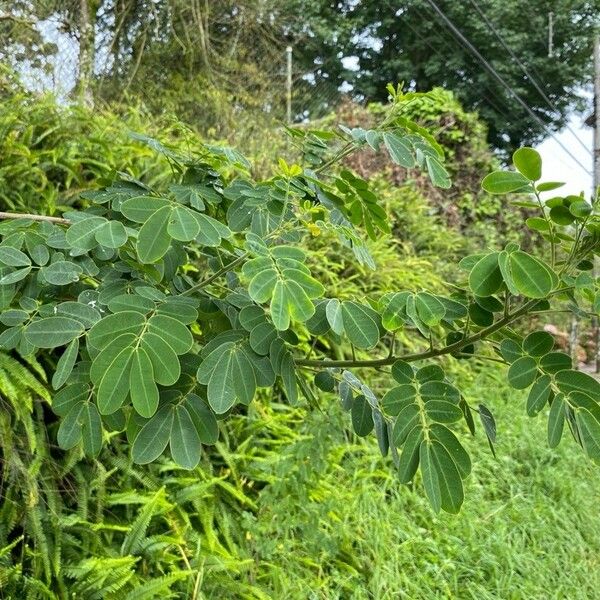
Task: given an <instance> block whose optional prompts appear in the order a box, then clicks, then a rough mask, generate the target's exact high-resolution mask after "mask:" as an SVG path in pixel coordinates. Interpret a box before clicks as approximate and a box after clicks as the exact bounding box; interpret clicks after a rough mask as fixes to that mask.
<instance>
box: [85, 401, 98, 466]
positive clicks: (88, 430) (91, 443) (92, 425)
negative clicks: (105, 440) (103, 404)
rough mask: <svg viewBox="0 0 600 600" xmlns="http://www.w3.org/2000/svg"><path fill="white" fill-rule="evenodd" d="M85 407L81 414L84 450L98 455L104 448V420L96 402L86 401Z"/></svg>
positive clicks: (92, 454) (88, 453) (89, 453)
mask: <svg viewBox="0 0 600 600" xmlns="http://www.w3.org/2000/svg"><path fill="white" fill-rule="evenodd" d="M83 407H84V408H83V412H82V414H81V425H82V426H81V437H82V440H83V451H84V452H85V453H86V454H87V455H88V456H97V455H98V454H100V450H102V421H101V419H100V415H99V414H98V409H97V408H96V406H95V405H94V404H92V403H91V402H85V403H84V405H83Z"/></svg>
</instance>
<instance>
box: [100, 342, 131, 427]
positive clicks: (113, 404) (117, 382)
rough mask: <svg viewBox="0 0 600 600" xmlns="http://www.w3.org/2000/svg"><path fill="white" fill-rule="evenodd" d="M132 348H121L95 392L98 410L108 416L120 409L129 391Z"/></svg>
mask: <svg viewBox="0 0 600 600" xmlns="http://www.w3.org/2000/svg"><path fill="white" fill-rule="evenodd" d="M133 352H134V347H133V346H127V347H126V348H123V350H121V351H120V352H119V353H118V354H117V355H116V356H115V357H114V359H113V360H112V362H111V363H110V365H109V366H108V368H107V369H106V370H105V372H104V375H103V376H102V380H101V381H100V385H99V386H98V389H97V391H96V401H97V403H98V410H99V411H100V414H102V415H110V414H112V413H114V412H115V411H117V410H118V409H119V408H121V405H122V404H123V402H125V398H127V394H128V393H129V390H130V371H131V358H132V355H133Z"/></svg>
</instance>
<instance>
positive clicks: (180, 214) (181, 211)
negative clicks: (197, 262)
mask: <svg viewBox="0 0 600 600" xmlns="http://www.w3.org/2000/svg"><path fill="white" fill-rule="evenodd" d="M167 232H168V234H169V235H170V236H171V237H172V238H174V239H176V240H179V241H181V242H189V241H191V240H193V239H194V238H195V237H196V236H197V235H198V234H199V233H200V223H198V219H196V218H195V216H194V214H193V213H192V212H191V211H189V210H188V209H187V208H183V207H178V208H176V209H175V210H173V211H172V212H171V216H170V217H169V224H168V226H167Z"/></svg>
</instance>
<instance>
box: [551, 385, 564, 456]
mask: <svg viewBox="0 0 600 600" xmlns="http://www.w3.org/2000/svg"><path fill="white" fill-rule="evenodd" d="M564 424H565V399H564V396H563V394H557V395H556V396H555V397H554V400H553V401H552V405H551V406H550V415H549V417H548V446H550V448H556V446H558V444H559V443H560V438H561V437H562V432H563V427H564Z"/></svg>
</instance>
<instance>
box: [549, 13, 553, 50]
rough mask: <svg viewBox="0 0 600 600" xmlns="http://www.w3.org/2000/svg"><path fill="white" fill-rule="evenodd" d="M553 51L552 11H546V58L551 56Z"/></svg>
mask: <svg viewBox="0 0 600 600" xmlns="http://www.w3.org/2000/svg"><path fill="white" fill-rule="evenodd" d="M553 51H554V13H553V12H549V13H548V58H552V55H553Z"/></svg>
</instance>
